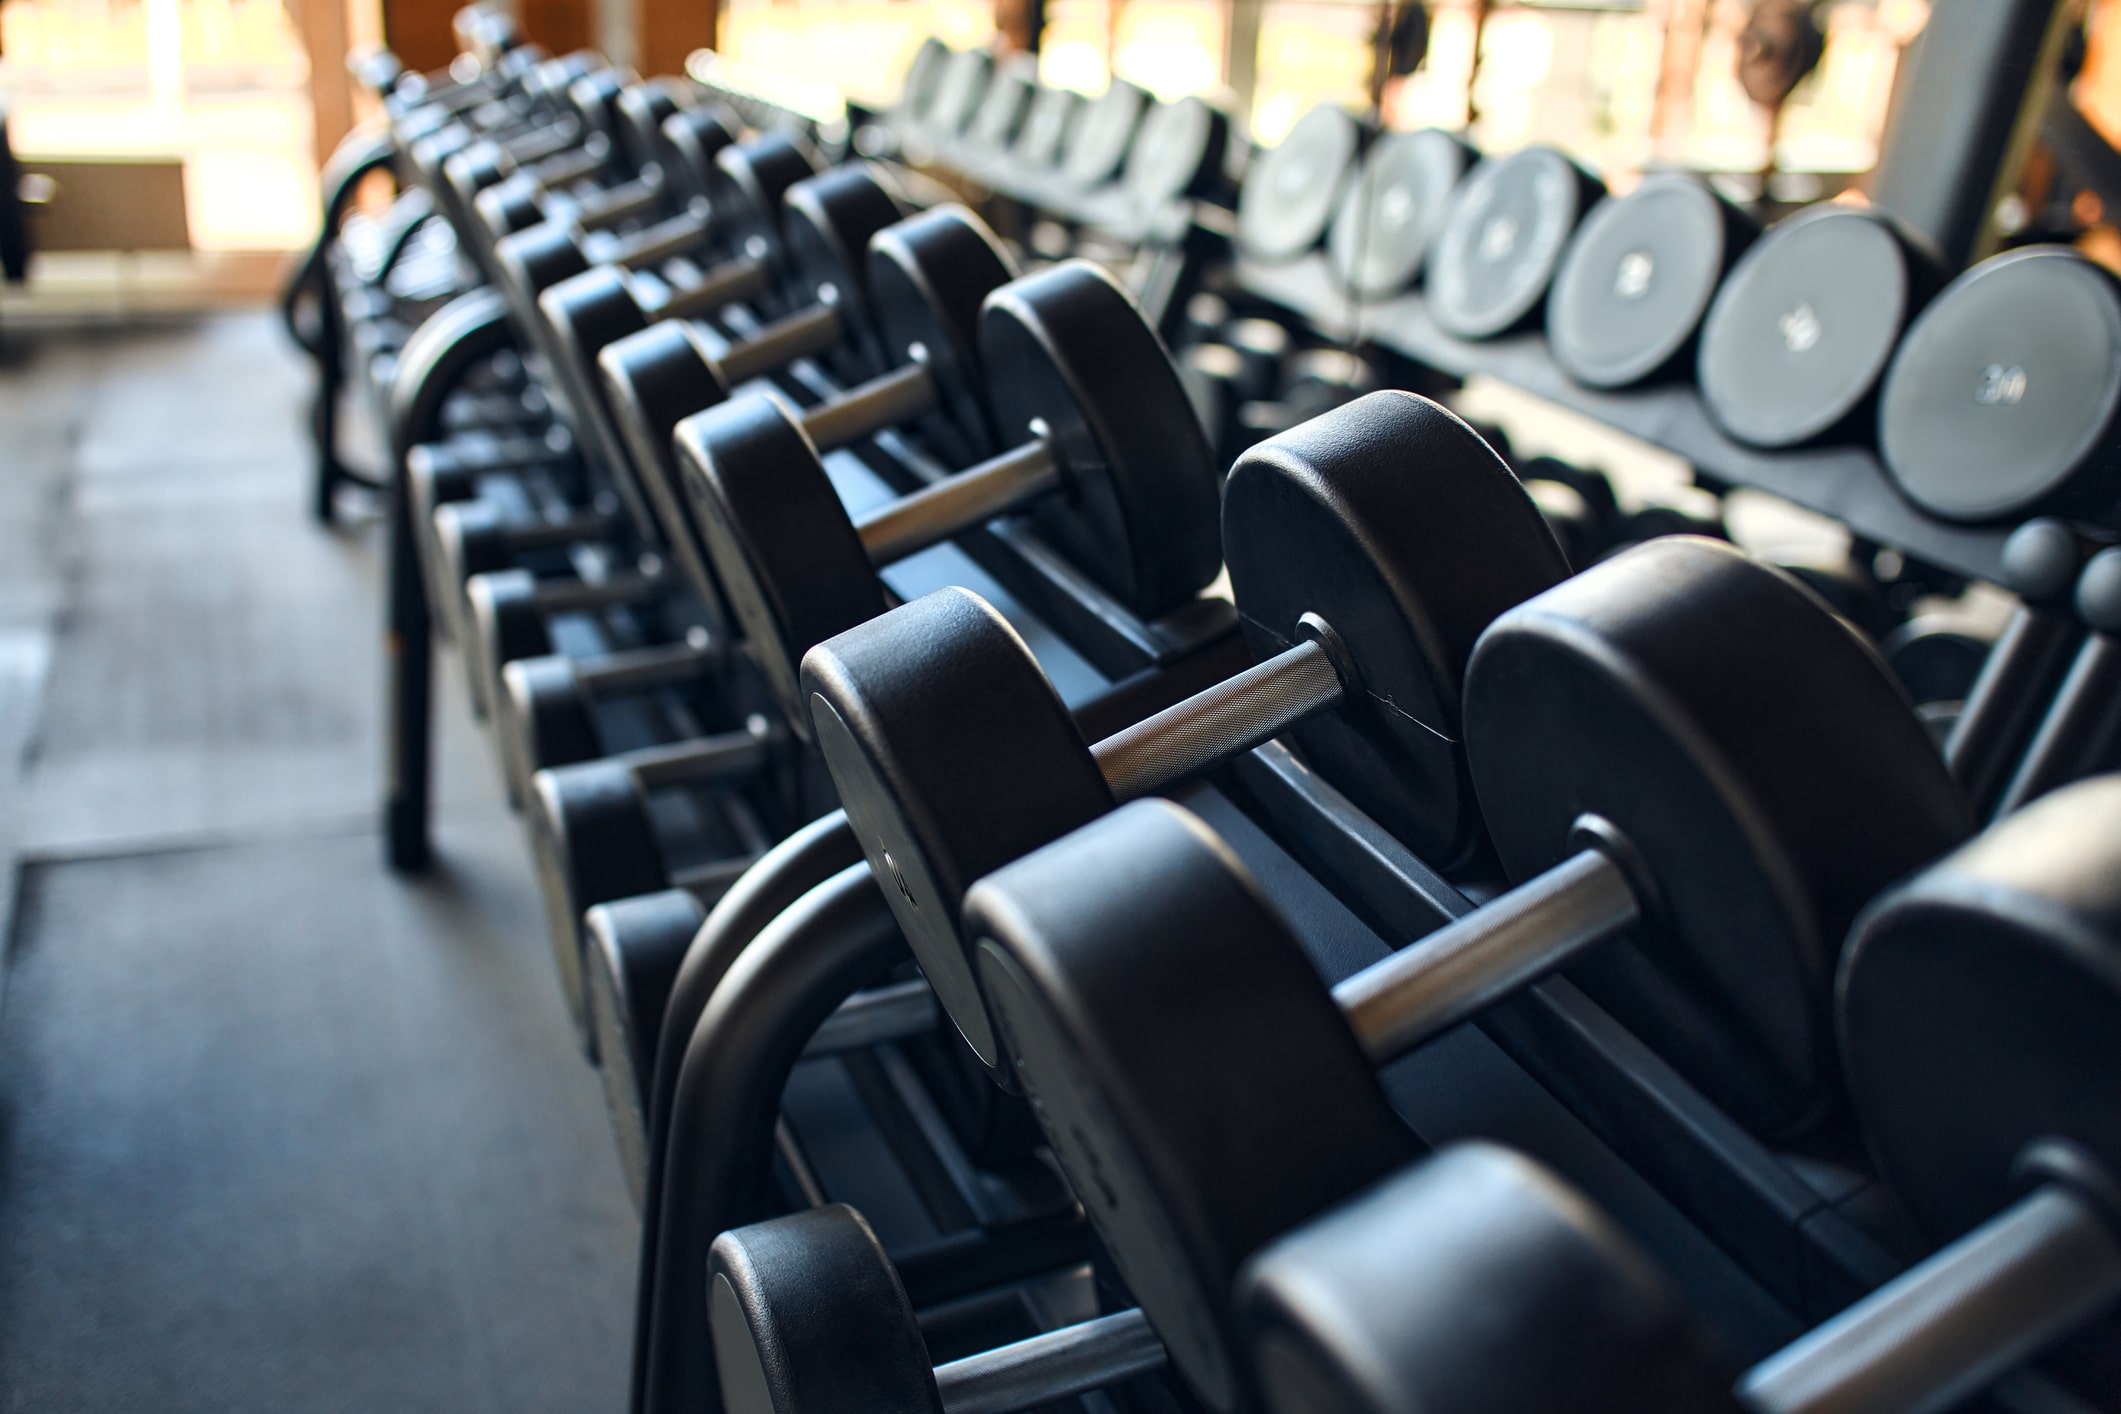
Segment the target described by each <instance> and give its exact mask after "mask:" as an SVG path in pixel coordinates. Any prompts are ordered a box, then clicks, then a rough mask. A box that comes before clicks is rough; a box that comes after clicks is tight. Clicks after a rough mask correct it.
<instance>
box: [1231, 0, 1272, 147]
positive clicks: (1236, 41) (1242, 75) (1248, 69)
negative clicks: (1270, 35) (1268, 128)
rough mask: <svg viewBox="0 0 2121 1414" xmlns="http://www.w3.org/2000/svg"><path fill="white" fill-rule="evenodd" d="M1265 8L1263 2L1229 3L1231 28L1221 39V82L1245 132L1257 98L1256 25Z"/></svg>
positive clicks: (1235, 0)
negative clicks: (1231, 99)
mask: <svg viewBox="0 0 2121 1414" xmlns="http://www.w3.org/2000/svg"><path fill="white" fill-rule="evenodd" d="M1266 8H1267V6H1266V0H1230V15H1229V19H1230V27H1229V29H1228V30H1227V31H1226V32H1225V33H1224V35H1223V82H1224V83H1226V84H1228V85H1229V86H1230V92H1231V94H1232V95H1233V96H1234V97H1235V100H1236V107H1237V116H1238V117H1239V118H1242V119H1243V120H1244V121H1245V125H1246V126H1247V127H1248V128H1249V127H1250V126H1251V121H1252V108H1253V102H1254V100H1255V98H1257V96H1258V94H1259V21H1260V16H1261V15H1262V14H1263V13H1264V12H1265V10H1266Z"/></svg>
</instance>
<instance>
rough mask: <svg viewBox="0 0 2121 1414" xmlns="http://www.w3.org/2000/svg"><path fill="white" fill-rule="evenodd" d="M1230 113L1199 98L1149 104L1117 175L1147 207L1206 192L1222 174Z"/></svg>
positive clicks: (1217, 181) (1216, 182)
mask: <svg viewBox="0 0 2121 1414" xmlns="http://www.w3.org/2000/svg"><path fill="white" fill-rule="evenodd" d="M1229 142H1230V115H1229V114H1227V113H1225V112H1223V111H1222V110H1221V109H1219V108H1216V107H1214V106H1213V105H1212V104H1209V103H1207V102H1206V101H1204V100H1202V99H1199V98H1190V97H1189V98H1181V99H1179V100H1178V101H1176V102H1174V103H1158V104H1155V105H1153V106H1152V107H1151V108H1150V109H1149V112H1148V113H1147V115H1145V116H1144V117H1143V118H1142V121H1141V129H1140V131H1139V132H1138V133H1137V134H1136V136H1135V139H1134V147H1133V149H1132V150H1131V151H1130V152H1129V153H1128V154H1127V166H1126V171H1125V173H1124V174H1123V176H1122V179H1121V180H1122V181H1123V182H1124V184H1125V186H1126V189H1127V194H1128V195H1129V196H1131V197H1133V198H1134V200H1135V201H1136V202H1137V203H1138V204H1139V205H1141V206H1142V207H1143V208H1144V209H1147V210H1152V211H1153V210H1156V209H1157V208H1159V207H1162V206H1164V205H1167V204H1168V203H1170V202H1173V201H1177V200H1178V199H1180V198H1181V197H1188V196H1208V195H1211V194H1213V193H1214V191H1215V189H1216V188H1217V187H1218V186H1219V185H1221V183H1222V180H1223V162H1224V159H1225V157H1226V155H1227V151H1228V147H1229Z"/></svg>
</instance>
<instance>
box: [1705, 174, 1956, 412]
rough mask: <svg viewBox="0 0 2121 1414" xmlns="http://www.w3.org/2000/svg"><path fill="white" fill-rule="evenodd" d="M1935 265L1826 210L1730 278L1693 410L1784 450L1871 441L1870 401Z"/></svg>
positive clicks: (1932, 288)
mask: <svg viewBox="0 0 2121 1414" xmlns="http://www.w3.org/2000/svg"><path fill="white" fill-rule="evenodd" d="M1943 283H1944V277H1943V264H1942V261H1941V260H1940V259H1939V258H1938V257H1937V256H1935V255H1933V254H1931V253H1930V252H1929V251H1928V250H1926V249H1925V248H1924V247H1923V246H1921V245H1920V244H1919V243H1918V242H1917V241H1916V240H1915V239H1914V238H1912V237H1910V236H1909V235H1908V234H1907V233H1906V232H1905V231H1904V230H1903V229H1902V228H1901V227H1900V225H1899V223H1898V222H1896V221H1894V220H1893V219H1892V218H1891V217H1889V216H1887V215H1885V214H1884V213H1883V212H1880V211H1875V210H1870V209H1866V208H1861V207H1853V206H1840V205H1834V204H1826V205H1821V206H1815V207H1812V208H1810V209H1809V210H1806V211H1802V212H1799V213H1798V214H1797V215H1795V216H1792V217H1790V218H1789V219H1788V220H1787V221H1783V222H1781V223H1779V224H1778V225H1776V226H1775V228H1774V229H1773V230H1771V231H1769V232H1768V233H1767V234H1766V235H1765V236H1764V237H1762V238H1761V239H1760V241H1758V242H1757V243H1756V244H1755V245H1754V246H1753V248H1752V249H1751V250H1748V251H1747V252H1746V253H1745V256H1744V257H1743V258H1742V259H1741V260H1739V262H1738V263H1737V264H1736V265H1735V266H1733V267H1732V268H1731V273H1730V275H1729V277H1728V278H1726V279H1725V280H1724V282H1723V288H1722V289H1721V290H1719V291H1718V292H1717V295H1716V302H1715V303H1714V304H1713V305H1711V306H1710V307H1709V313H1708V318H1707V319H1706V320H1705V321H1704V322H1703V324H1702V326H1701V349H1700V356H1699V376H1700V381H1701V399H1702V402H1704V403H1705V404H1707V406H1708V410H1709V414H1710V416H1712V417H1714V418H1715V419H1716V421H1717V423H1718V424H1719V425H1721V426H1722V428H1723V430H1724V431H1726V432H1728V433H1730V434H1731V435H1732V436H1733V437H1736V438H1738V439H1739V440H1740V441H1742V442H1750V443H1752V444H1753V445H1755V446H1759V447H1794V446H1797V445H1799V444H1800V443H1804V442H1810V441H1814V440H1816V439H1819V438H1823V437H1828V436H1832V435H1836V434H1840V435H1862V434H1867V433H1868V432H1869V431H1870V430H1871V413H1872V410H1873V406H1874V400H1873V394H1874V393H1875V392H1876V391H1877V387H1878V382H1879V380H1880V379H1881V378H1883V377H1884V376H1885V369H1886V365H1887V364H1888V363H1889V362H1891V360H1892V357H1893V350H1894V349H1895V348H1896V347H1897V346H1898V345H1899V343H1900V335H1901V332H1902V331H1903V330H1904V329H1905V328H1906V327H1907V323H1908V321H1909V320H1910V319H1911V318H1913V317H1914V316H1915V315H1916V314H1917V313H1919V312H1920V311H1921V309H1922V306H1923V305H1924V304H1926V303H1928V302H1929V299H1930V297H1931V296H1933V295H1935V294H1936V293H1937V290H1938V287H1939V286H1941V285H1942V284H1943Z"/></svg>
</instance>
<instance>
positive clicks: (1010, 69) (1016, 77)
mask: <svg viewBox="0 0 2121 1414" xmlns="http://www.w3.org/2000/svg"><path fill="white" fill-rule="evenodd" d="M1037 87H1038V66H1037V64H1036V63H1031V64H1015V63H1005V64H1002V65H999V66H998V67H997V68H996V69H995V71H994V77H993V78H992V79H990V80H989V81H988V83H987V96H986V97H985V98H982V99H981V100H980V105H979V112H977V113H975V114H974V115H973V117H972V126H971V127H970V128H969V129H967V130H966V137H967V138H969V139H970V140H971V141H972V142H973V143H975V144H977V146H978V147H979V150H980V151H981V152H983V153H988V154H999V153H1002V152H1006V151H1007V150H1008V149H1009V147H1010V146H1011V145H1012V144H1013V143H1015V141H1016V139H1017V134H1019V133H1020V132H1022V131H1023V127H1024V114H1025V112H1026V110H1028V109H1029V108H1030V106H1031V94H1032V92H1033V90H1035V89H1036V88H1037Z"/></svg>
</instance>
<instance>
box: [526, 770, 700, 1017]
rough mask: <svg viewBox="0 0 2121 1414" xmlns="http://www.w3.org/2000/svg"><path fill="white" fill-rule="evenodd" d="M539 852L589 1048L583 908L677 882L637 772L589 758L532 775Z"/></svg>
mask: <svg viewBox="0 0 2121 1414" xmlns="http://www.w3.org/2000/svg"><path fill="white" fill-rule="evenodd" d="M530 788H531V799H530V800H529V801H527V802H525V803H526V805H527V806H528V808H529V811H530V839H531V852H532V854H533V856H534V857H535V859H536V862H537V869H538V887H539V889H540V891H541V892H542V894H543V896H544V900H545V926H546V933H547V935H548V937H549V938H550V940H551V943H552V952H553V963H554V964H555V966H557V967H558V969H559V974H560V992H561V995H563V996H564V997H565V998H566V999H567V1012H568V1015H569V1016H571V1017H572V1018H573V1019H574V1024H575V1029H576V1034H577V1035H578V1036H579V1037H580V1038H581V1041H582V1045H583V1049H584V1050H585V1051H589V1053H590V1054H591V1055H592V1056H593V1055H594V1052H593V1051H591V1050H590V1047H591V1046H592V1045H593V1039H592V1037H593V1033H592V1032H591V1030H590V1027H589V1009H588V1003H587V998H586V997H585V995H584V993H583V991H582V914H583V911H584V910H586V909H588V908H589V907H590V905H592V904H599V903H610V902H612V901H613V900H615V899H622V898H631V897H632V896H634V895H635V894H645V893H652V892H654V891H655V890H658V889H661V888H663V887H664V886H666V885H667V884H668V883H669V882H670V880H669V878H668V877H667V875H666V873H665V870H664V866H663V854H662V847H661V846H660V845H659V844H658V843H657V841H656V832H655V826H654V824H653V822H652V821H651V820H650V819H649V815H648V802H647V801H646V800H645V799H643V798H642V796H641V792H640V789H639V787H638V786H637V785H636V784H635V781H634V777H633V772H631V771H629V770H627V769H626V767H625V765H624V763H622V762H619V761H613V760H608V759H607V760H603V761H582V762H577V763H576V764H574V765H572V766H560V767H556V768H554V769H552V770H550V771H540V772H538V773H537V774H536V775H535V776H533V777H531V787H530Z"/></svg>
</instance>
